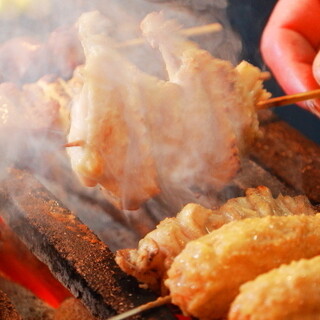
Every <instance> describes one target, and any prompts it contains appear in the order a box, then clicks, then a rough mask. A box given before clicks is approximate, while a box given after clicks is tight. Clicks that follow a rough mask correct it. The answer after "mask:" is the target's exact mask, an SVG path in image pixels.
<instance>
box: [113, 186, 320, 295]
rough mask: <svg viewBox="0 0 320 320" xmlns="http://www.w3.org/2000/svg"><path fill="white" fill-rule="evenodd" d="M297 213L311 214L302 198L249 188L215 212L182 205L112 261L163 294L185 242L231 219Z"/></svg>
mask: <svg viewBox="0 0 320 320" xmlns="http://www.w3.org/2000/svg"><path fill="white" fill-rule="evenodd" d="M299 214H305V215H313V214H315V210H314V209H313V207H312V206H311V204H310V202H309V200H308V199H307V198H306V197H304V196H296V197H290V196H283V195H279V196H278V197H277V198H276V199H274V198H273V197H272V194H271V191H270V190H269V189H268V188H266V187H262V186H261V187H258V188H250V189H248V190H247V191H246V196H245V197H239V198H234V199H230V200H229V201H227V202H226V203H225V204H224V205H222V206H221V207H220V208H218V209H215V210H211V209H206V208H204V207H202V206H200V205H198V204H188V205H186V206H185V207H184V208H183V209H182V210H181V212H179V213H178V214H177V216H176V217H175V218H166V219H165V220H163V221H162V222H160V224H159V225H158V226H157V228H156V229H155V230H153V231H151V232H150V233H149V234H147V235H146V236H145V237H144V238H143V239H142V240H140V242H139V245H138V248H137V249H123V250H119V251H118V252H117V254H116V261H117V263H118V264H119V265H120V267H121V268H122V269H123V270H124V271H125V272H127V273H129V274H131V275H133V276H135V277H136V278H138V279H139V280H140V281H142V282H144V283H146V284H148V285H149V287H150V288H152V289H153V290H155V291H161V292H162V293H163V294H165V293H167V288H166V287H165V286H164V284H163V281H164V280H165V279H166V278H167V270H168V269H169V267H170V266H171V264H172V261H173V260H174V258H175V257H176V256H177V255H178V254H179V253H180V252H181V251H182V250H183V248H184V247H185V246H186V244H187V243H188V242H189V241H191V240H194V239H197V238H199V237H201V236H203V235H206V234H207V233H209V232H211V231H213V230H215V229H218V228H219V227H221V226H222V225H224V224H226V223H228V222H230V221H233V220H240V219H244V218H250V217H264V216H267V215H278V216H287V215H299Z"/></svg>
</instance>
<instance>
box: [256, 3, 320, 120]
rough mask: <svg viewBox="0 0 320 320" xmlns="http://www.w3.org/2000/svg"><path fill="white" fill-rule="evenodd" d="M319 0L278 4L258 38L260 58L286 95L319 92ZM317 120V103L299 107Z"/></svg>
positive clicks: (318, 103) (318, 108)
mask: <svg viewBox="0 0 320 320" xmlns="http://www.w3.org/2000/svg"><path fill="white" fill-rule="evenodd" d="M319 49H320V0H279V2H278V3H277V5H276V6H275V8H274V10H273V12H272V14H271V17H270V19H269V21H268V23H267V25H266V28H265V30H264V32H263V35H262V41H261V52H262V56H263V58H264V60H265V62H266V64H267V65H268V66H269V68H270V69H271V71H272V72H273V74H274V76H275V78H276V79H277V81H278V82H279V84H280V86H281V87H282V88H283V90H284V91H285V92H286V93H287V94H294V93H298V92H305V91H309V90H314V89H319V88H320V85H319V84H320V52H319ZM299 105H300V106H301V107H303V108H305V109H307V110H309V111H311V112H313V113H314V114H316V115H317V116H318V117H320V99H317V100H309V101H306V102H303V103H300V104H299Z"/></svg>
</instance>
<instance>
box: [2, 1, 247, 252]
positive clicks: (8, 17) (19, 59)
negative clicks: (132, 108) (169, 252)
mask: <svg viewBox="0 0 320 320" xmlns="http://www.w3.org/2000/svg"><path fill="white" fill-rule="evenodd" d="M32 3H33V4H32ZM36 4H37V5H36ZM226 6H227V2H226V1H225V0H219V1H205V0H204V1H200V0H195V1H190V0H189V1H142V0H135V1H133V0H117V1H101V0H95V1H85V0H70V1H62V0H51V1H50V0H41V1H40V0H39V1H33V2H31V1H30V5H29V7H25V8H15V7H13V6H12V7H10V8H9V7H8V8H4V9H3V11H2V12H1V13H0V14H1V19H0V28H1V33H0V42H1V46H0V80H1V82H2V83H1V84H0V86H1V90H0V93H3V95H2V96H1V97H0V103H1V105H0V125H1V128H0V135H1V148H2V151H1V153H2V158H3V159H2V162H1V172H2V175H5V174H6V167H7V166H10V165H18V166H20V167H23V168H27V169H28V170H31V171H32V172H33V173H34V174H35V175H37V176H38V177H39V179H40V180H42V181H43V182H44V183H45V184H46V186H47V187H48V188H49V189H50V190H51V191H53V192H54V193H55V194H56V195H57V196H58V197H59V198H62V200H64V201H65V202H66V205H67V206H68V207H69V208H70V209H72V210H75V211H76V212H79V214H80V215H81V217H82V219H83V220H84V222H88V223H93V224H95V225H96V226H95V228H97V226H98V225H99V217H98V216H99V215H97V218H96V222H93V221H95V218H94V215H91V216H90V218H89V217H88V216H87V211H86V209H88V208H86V209H83V208H81V205H79V204H78V203H77V202H78V201H79V197H78V196H76V194H80V195H81V196H82V197H86V198H90V199H94V201H97V203H102V202H103V196H102V195H101V194H100V192H99V190H97V189H87V188H85V187H82V186H80V185H79V184H78V181H77V180H76V178H75V177H74V175H73V173H72V171H71V168H70V164H69V160H68V158H67V157H66V154H65V150H64V149H63V148H62V147H61V146H62V145H63V143H65V136H66V132H65V131H62V130H60V129H59V128H58V127H57V126H55V125H52V123H50V119H49V120H48V118H46V121H47V122H48V127H49V128H48V129H47V130H46V128H45V126H44V125H42V124H41V123H39V121H42V120H37V119H38V118H36V117H33V113H32V110H37V107H34V108H32V106H31V105H32V103H31V102H32V101H34V99H33V98H32V99H31V100H30V99H29V100H27V102H28V103H25V102H24V103H22V102H21V101H24V100H25V99H24V97H23V93H21V90H22V91H23V90H24V89H23V88H25V86H26V85H28V84H30V83H34V82H36V81H38V80H39V79H40V78H43V77H46V78H48V76H49V75H50V77H51V78H52V79H54V78H55V77H62V78H63V79H64V80H66V81H67V80H68V79H69V78H70V77H71V76H72V71H73V69H74V67H75V66H76V64H81V63H83V52H81V46H79V43H78V39H77V38H76V32H75V30H76V28H75V27H74V26H75V23H76V22H77V19H78V18H79V16H80V15H81V13H83V12H87V11H92V10H98V11H100V12H101V13H102V14H103V15H104V16H106V17H107V18H108V19H109V21H110V26H109V27H110V32H109V35H110V36H112V38H114V40H115V41H118V42H119V43H120V42H123V41H127V40H130V39H134V38H137V37H140V36H141V31H140V28H139V25H140V22H141V20H142V19H143V18H144V17H145V16H146V14H148V13H150V12H152V11H163V12H164V14H165V16H166V17H167V18H169V19H175V20H177V21H178V23H180V24H181V25H182V26H183V27H184V28H188V27H194V26H197V25H204V24H208V23H213V22H219V23H221V24H222V26H223V30H222V31H221V32H217V33H212V34H206V35H201V36H197V37H193V38H192V40H194V41H196V42H198V43H199V44H200V46H201V48H203V49H206V50H208V51H209V52H211V53H212V54H213V55H214V56H215V57H218V58H222V59H224V60H229V61H231V62H232V63H234V64H235V63H237V62H238V56H239V52H240V50H241V43H240V41H239V40H238V37H237V36H236V35H235V34H234V33H233V32H232V30H231V28H230V27H229V24H228V22H227V20H226ZM20 39H24V40H23V41H25V42H21V40H20ZM61 39H62V40H61ZM25 43H27V46H28V48H27V49H26V45H25ZM70 44H72V48H73V51H72V54H73V56H72V58H73V59H74V63H71V65H70V64H66V62H65V58H66V56H65V50H64V47H63V46H64V45H66V46H69V47H70V46H71V45H70ZM31 47H32V49H30V48H31ZM29 49H30V50H29ZM24 50H27V51H24ZM25 52H28V55H25ZM61 52H62V54H61ZM123 53H124V54H126V55H127V58H128V59H129V60H130V61H131V62H132V63H134V64H135V65H137V66H138V67H139V68H140V69H141V70H143V71H144V72H146V73H148V74H152V75H154V76H157V77H158V78H162V79H166V78H167V75H166V72H165V66H164V64H163V62H162V60H161V58H160V54H158V53H156V52H155V51H154V50H152V49H151V48H149V47H146V46H140V47H139V46H137V47H135V48H131V49H130V50H126V51H125V52H123ZM8 82H10V83H14V85H15V86H16V88H17V90H20V95H21V96H19V94H18V93H15V97H19V98H15V99H13V98H12V96H10V95H8V91H7V89H6V86H7V84H6V83H8ZM17 92H18V91H17ZM25 108H26V109H27V108H31V109H30V110H31V111H30V110H29V111H28V113H27V114H26V113H25ZM18 118H19V119H20V118H21V120H18ZM39 119H41V117H40V118H39ZM32 122H34V124H32V125H30V123H32ZM52 122H54V120H52ZM17 123H19V125H17ZM24 123H25V124H26V128H25V127H24ZM28 126H29V127H28ZM30 127H31V128H30ZM9 141H10V143H8V142H9ZM65 191H66V192H67V193H68V194H69V196H67V195H65ZM71 194H73V195H74V196H71ZM165 194H166V197H165V200H164V201H167V202H168V203H169V204H170V203H173V202H174V201H176V197H175V196H174V192H172V190H171V191H170V190H165ZM166 205H167V204H165V207H168V206H166ZM179 205H181V203H179V201H178V203H175V206H173V208H174V209H171V210H170V209H169V210H168V211H165V210H164V211H163V213H157V214H156V216H157V219H160V218H163V217H164V215H166V214H174V213H175V212H174V210H177V208H178V207H179ZM108 210H113V209H110V208H109V207H108ZM85 211H86V212H85ZM125 215H126V216H125V219H129V220H130V219H133V218H132V216H131V214H130V213H125ZM104 219H105V218H104ZM109 223H111V222H110V221H109ZM101 232H102V231H101ZM123 245H124V246H126V244H123ZM115 246H117V245H115Z"/></svg>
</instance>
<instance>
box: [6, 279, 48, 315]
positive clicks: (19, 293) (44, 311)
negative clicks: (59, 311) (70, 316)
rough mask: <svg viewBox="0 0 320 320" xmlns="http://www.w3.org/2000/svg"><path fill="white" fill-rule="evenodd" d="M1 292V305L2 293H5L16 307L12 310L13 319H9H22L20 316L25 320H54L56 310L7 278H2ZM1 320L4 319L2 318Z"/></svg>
mask: <svg viewBox="0 0 320 320" xmlns="http://www.w3.org/2000/svg"><path fill="white" fill-rule="evenodd" d="M0 290H1V291H0V305H1V298H2V296H1V292H3V293H4V294H5V295H6V296H7V297H8V299H10V301H11V303H12V306H14V309H11V311H12V312H13V313H12V318H8V319H10V320H13V319H20V317H19V316H18V314H19V315H21V318H22V319H23V320H53V315H54V309H53V308H51V307H50V306H49V305H47V304H46V303H45V302H43V301H42V300H40V299H38V298H37V297H36V296H35V295H33V294H32V293H31V292H30V291H28V290H26V289H25V288H23V287H21V286H20V285H18V284H16V283H14V282H12V281H9V280H7V279H5V278H0ZM3 296H4V295H3ZM14 310H16V312H14ZM0 314H1V310H0ZM15 314H16V315H15ZM14 316H15V317H16V318H14ZM0 319H3V318H1V317H0ZM5 319H6V318H5Z"/></svg>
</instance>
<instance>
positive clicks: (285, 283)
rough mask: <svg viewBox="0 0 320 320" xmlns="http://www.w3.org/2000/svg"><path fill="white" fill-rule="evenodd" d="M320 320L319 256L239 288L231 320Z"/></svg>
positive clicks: (267, 274) (266, 274)
mask: <svg viewBox="0 0 320 320" xmlns="http://www.w3.org/2000/svg"><path fill="white" fill-rule="evenodd" d="M319 318H320V256H317V257H315V258H312V259H302V260H299V261H294V262H292V263H290V264H289V265H283V266H281V267H280V268H276V269H273V270H271V271H269V272H267V273H265V274H262V275H260V276H258V277H257V278H256V279H255V280H252V281H249V282H247V283H245V284H243V285H242V286H241V287H240V293H239V295H238V296H237V297H236V299H235V300H234V301H233V303H232V305H231V308H230V311H229V314H228V319H229V320H253V319H254V320H269V319H272V320H301V319H304V320H317V319H319Z"/></svg>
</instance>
